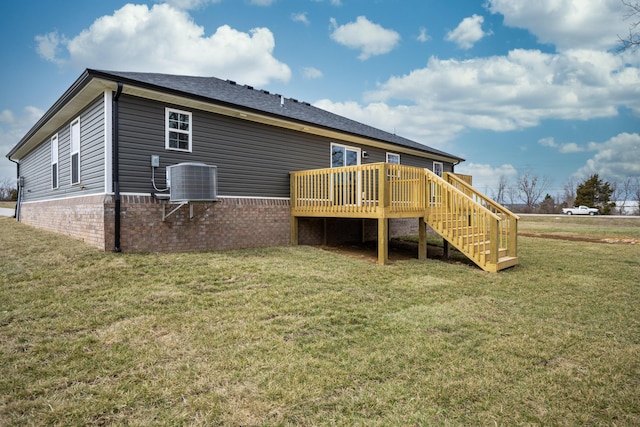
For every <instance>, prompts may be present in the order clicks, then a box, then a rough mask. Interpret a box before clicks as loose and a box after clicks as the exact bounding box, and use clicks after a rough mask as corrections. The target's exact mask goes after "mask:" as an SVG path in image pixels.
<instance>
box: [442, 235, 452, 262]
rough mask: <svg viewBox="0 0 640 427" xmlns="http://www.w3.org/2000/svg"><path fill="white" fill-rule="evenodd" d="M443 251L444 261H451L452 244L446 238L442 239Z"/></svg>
mask: <svg viewBox="0 0 640 427" xmlns="http://www.w3.org/2000/svg"><path fill="white" fill-rule="evenodd" d="M442 251H443V255H444V259H451V244H450V243H449V241H448V240H447V239H445V238H444V237H443V238H442Z"/></svg>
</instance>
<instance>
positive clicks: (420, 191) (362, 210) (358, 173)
mask: <svg viewBox="0 0 640 427" xmlns="http://www.w3.org/2000/svg"><path fill="white" fill-rule="evenodd" d="M469 181H470V177H465V176H463V177H457V176H456V175H453V174H445V176H444V178H440V177H439V176H437V175H435V174H434V173H432V172H431V171H429V170H426V169H422V168H416V167H411V166H403V165H394V164H390V163H372V164H367V165H361V166H349V167H342V168H329V169H314V170H305V171H298V172H291V243H292V244H294V245H296V244H297V243H298V219H299V218H301V217H324V218H327V217H337V218H375V219H377V220H378V263H380V264H386V263H387V262H388V249H389V248H388V240H387V238H386V236H387V235H388V227H389V219H391V218H420V219H421V220H420V227H419V251H418V252H419V258H420V259H424V258H425V257H426V225H427V224H428V225H429V226H430V227H431V228H432V229H434V230H435V231H436V232H438V233H439V234H440V235H441V236H442V237H443V238H444V239H445V240H446V241H447V242H449V243H450V244H452V245H453V246H455V247H456V248H457V249H458V250H460V251H461V252H462V253H464V254H465V255H466V256H467V257H469V258H470V259H471V260H473V261H474V262H475V263H476V264H477V265H479V266H480V267H481V268H483V269H484V270H487V271H494V272H495V271H499V270H501V269H503V268H507V267H510V266H513V265H515V264H517V237H516V235H517V221H518V217H517V216H515V215H513V214H512V213H511V212H509V211H508V210H507V209H505V208H504V207H502V206H500V205H498V204H497V203H495V202H493V201H492V200H491V199H489V198H488V197H486V196H484V195H482V194H481V193H479V192H477V191H476V190H475V189H473V187H471V185H469Z"/></svg>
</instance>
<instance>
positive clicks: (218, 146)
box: [119, 95, 452, 198]
mask: <svg viewBox="0 0 640 427" xmlns="http://www.w3.org/2000/svg"><path fill="white" fill-rule="evenodd" d="M119 103H120V105H119V112H120V117H119V129H120V135H119V137H120V139H119V140H120V147H119V148H120V185H121V191H123V192H130V193H153V192H154V189H153V186H152V184H151V166H150V156H151V155H152V154H156V155H159V156H160V167H159V168H157V169H156V171H155V179H156V185H157V187H158V188H164V187H165V168H166V166H168V165H171V164H176V163H180V162H194V161H197V162H204V163H207V164H212V165H216V166H217V167H218V191H219V194H221V195H224V196H243V197H285V198H286V197H289V172H291V171H296V170H304V169H317V168H326V167H330V165H331V148H330V147H331V143H332V142H336V143H341V144H345V145H349V146H354V147H359V148H361V149H362V150H363V151H366V152H367V153H368V155H369V156H368V158H366V159H362V162H363V163H374V162H383V161H385V155H386V151H385V150H383V149H379V148H374V147H367V146H363V145H360V146H358V145H356V144H352V143H348V142H344V141H339V140H334V139H329V138H324V137H320V136H315V135H310V134H307V133H304V132H296V131H293V130H288V129H281V128H277V127H274V126H268V125H264V124H259V123H254V122H251V121H247V120H242V119H240V118H234V117H227V116H222V115H218V114H213V113H209V112H205V111H200V110H193V109H188V108H185V107H182V106H180V105H172V104H166V103H162V102H157V101H152V100H148V99H143V98H137V97H133V96H128V95H123V96H122V97H121V98H120V101H119ZM166 107H170V108H176V109H180V110H184V111H190V112H191V113H192V134H193V144H192V145H193V147H192V152H191V153H187V152H179V151H174V150H166V149H165V108H166ZM400 160H401V163H402V164H406V165H411V166H419V167H427V168H430V169H431V168H432V166H433V161H432V160H429V159H423V158H420V157H417V156H411V155H408V154H401V156H400ZM451 167H452V166H451V164H445V165H444V170H445V171H449V170H451Z"/></svg>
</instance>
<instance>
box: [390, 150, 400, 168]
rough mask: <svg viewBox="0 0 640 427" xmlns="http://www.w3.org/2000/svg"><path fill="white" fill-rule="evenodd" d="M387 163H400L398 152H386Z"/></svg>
mask: <svg viewBox="0 0 640 427" xmlns="http://www.w3.org/2000/svg"><path fill="white" fill-rule="evenodd" d="M387 163H392V164H394V165H399V164H400V154H396V153H387Z"/></svg>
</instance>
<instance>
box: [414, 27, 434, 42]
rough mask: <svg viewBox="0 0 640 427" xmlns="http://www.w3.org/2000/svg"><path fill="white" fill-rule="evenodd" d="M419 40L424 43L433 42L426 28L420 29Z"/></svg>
mask: <svg viewBox="0 0 640 427" xmlns="http://www.w3.org/2000/svg"><path fill="white" fill-rule="evenodd" d="M417 40H418V41H419V42H422V43H424V42H428V41H429V40H431V36H430V35H429V34H428V32H427V29H426V28H424V27H420V34H418V37H417Z"/></svg>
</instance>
